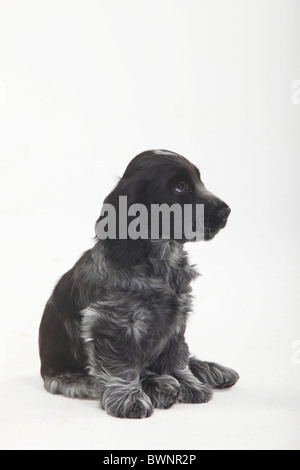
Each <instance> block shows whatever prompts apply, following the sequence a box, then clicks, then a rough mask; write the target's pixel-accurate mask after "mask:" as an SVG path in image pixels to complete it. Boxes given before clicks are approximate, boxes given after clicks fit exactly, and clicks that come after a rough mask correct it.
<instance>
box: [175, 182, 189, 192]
mask: <svg viewBox="0 0 300 470" xmlns="http://www.w3.org/2000/svg"><path fill="white" fill-rule="evenodd" d="M186 189H187V187H186V184H185V183H184V182H183V181H182V182H181V183H179V184H178V185H177V186H176V188H175V191H176V192H177V193H183V192H184V191H185V190H186Z"/></svg>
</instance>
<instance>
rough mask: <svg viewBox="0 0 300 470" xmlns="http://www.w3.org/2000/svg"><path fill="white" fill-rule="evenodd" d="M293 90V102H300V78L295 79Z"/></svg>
mask: <svg viewBox="0 0 300 470" xmlns="http://www.w3.org/2000/svg"><path fill="white" fill-rule="evenodd" d="M292 88H293V90H294V91H293V92H292V95H291V100H292V103H293V104H300V80H294V81H293V82H292Z"/></svg>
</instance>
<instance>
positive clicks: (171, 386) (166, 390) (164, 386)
mask: <svg viewBox="0 0 300 470" xmlns="http://www.w3.org/2000/svg"><path fill="white" fill-rule="evenodd" d="M142 385H143V390H144V391H145V392H146V393H147V395H148V397H149V398H150V399H151V402H152V404H153V406H154V407H155V408H163V409H166V408H170V407H171V406H172V405H174V403H176V402H177V401H178V396H179V393H180V384H179V382H178V381H177V380H176V379H175V378H174V377H172V376H171V375H152V376H150V377H148V378H147V379H146V380H145V381H144V382H143V384H142Z"/></svg>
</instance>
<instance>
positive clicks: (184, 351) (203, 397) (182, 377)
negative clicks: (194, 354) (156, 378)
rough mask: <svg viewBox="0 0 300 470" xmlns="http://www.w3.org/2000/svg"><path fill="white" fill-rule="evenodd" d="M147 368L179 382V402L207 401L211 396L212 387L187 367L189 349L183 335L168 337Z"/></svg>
mask: <svg viewBox="0 0 300 470" xmlns="http://www.w3.org/2000/svg"><path fill="white" fill-rule="evenodd" d="M149 370H151V371H152V372H154V373H156V374H161V375H162V376H164V375H169V376H170V375H171V376H172V377H175V379H176V380H177V381H178V382H179V384H180V392H179V399H178V401H179V402H181V403H207V402H208V401H209V400H210V399H211V398H212V393H213V392H212V388H211V387H210V386H209V385H208V384H206V383H203V382H202V381H201V380H199V379H198V378H196V377H195V376H194V374H192V372H191V370H190V368H189V350H188V346H187V344H186V342H185V341H184V337H183V336H174V337H172V338H170V340H169V341H168V343H167V344H166V346H165V348H164V350H163V351H162V352H161V354H160V355H159V357H158V358H156V360H155V361H154V362H153V363H152V364H151V366H150V367H149Z"/></svg>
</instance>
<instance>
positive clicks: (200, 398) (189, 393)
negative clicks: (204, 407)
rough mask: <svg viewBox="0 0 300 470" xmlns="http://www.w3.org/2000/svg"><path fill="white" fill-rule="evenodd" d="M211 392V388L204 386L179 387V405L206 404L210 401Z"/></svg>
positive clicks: (188, 385)
mask: <svg viewBox="0 0 300 470" xmlns="http://www.w3.org/2000/svg"><path fill="white" fill-rule="evenodd" d="M212 396H213V391H212V389H211V387H209V386H208V385H205V384H201V383H200V382H199V384H197V386H195V385H190V384H184V385H181V392H180V395H179V402H180V403H207V402H209V401H210V400H211V399H212Z"/></svg>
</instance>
